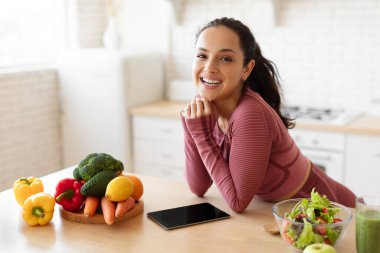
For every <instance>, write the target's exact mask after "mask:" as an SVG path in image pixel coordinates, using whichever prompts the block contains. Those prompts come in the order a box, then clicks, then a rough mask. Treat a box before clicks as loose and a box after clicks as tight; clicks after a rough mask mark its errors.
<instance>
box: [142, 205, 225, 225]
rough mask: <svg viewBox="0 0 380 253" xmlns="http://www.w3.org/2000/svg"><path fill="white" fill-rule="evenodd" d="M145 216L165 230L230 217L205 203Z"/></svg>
mask: <svg viewBox="0 0 380 253" xmlns="http://www.w3.org/2000/svg"><path fill="white" fill-rule="evenodd" d="M147 215H148V217H149V218H150V219H152V220H153V221H155V222H157V223H158V224H159V225H161V226H162V227H163V228H165V229H174V228H181V227H186V226H190V225H195V224H200V223H205V222H210V221H216V220H221V219H226V218H229V217H230V215H229V214H228V213H225V212H223V211H222V210H220V209H218V208H216V207H215V206H213V205H211V204H210V203H207V202H206V203H200V204H195V205H190V206H181V207H176V208H171V209H166V210H161V211H156V212H150V213H148V214H147Z"/></svg>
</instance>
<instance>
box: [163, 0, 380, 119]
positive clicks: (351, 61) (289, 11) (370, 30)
mask: <svg viewBox="0 0 380 253" xmlns="http://www.w3.org/2000/svg"><path fill="white" fill-rule="evenodd" d="M276 2H278V3H279V5H278V13H277V15H276V18H277V22H274V18H273V17H274V15H273V13H274V12H273V5H272V1H271V0H245V1H233V0H219V1H214V0H184V1H183V11H182V13H181V19H182V22H180V23H179V24H175V25H173V27H172V29H171V40H170V54H169V60H168V62H169V63H168V79H183V78H186V79H190V78H191V62H192V57H193V47H194V39H195V33H196V32H197V30H198V29H199V27H200V26H201V25H203V24H205V23H206V22H208V21H210V20H212V19H214V18H216V17H222V16H228V17H234V18H237V19H240V20H242V21H243V22H244V23H246V24H247V25H248V26H249V27H250V28H251V30H252V31H253V33H254V35H255V37H256V39H257V41H258V42H259V44H260V46H261V48H262V51H263V53H264V55H265V56H266V57H267V58H269V59H271V60H273V61H274V62H275V63H276V64H277V66H278V69H279V71H280V75H281V77H282V78H283V87H284V90H285V95H286V99H287V103H288V104H301V105H306V104H307V105H318V106H333V107H344V108H349V109H362V110H366V111H368V112H370V113H372V114H375V113H376V112H375V111H374V110H375V108H377V109H378V111H380V106H379V104H380V71H378V69H379V67H378V66H380V1H377V0H363V1H359V0H330V1H324V0H306V1H305V0H280V1H276ZM373 101H377V103H378V104H375V103H373V104H372V105H371V102H373Z"/></svg>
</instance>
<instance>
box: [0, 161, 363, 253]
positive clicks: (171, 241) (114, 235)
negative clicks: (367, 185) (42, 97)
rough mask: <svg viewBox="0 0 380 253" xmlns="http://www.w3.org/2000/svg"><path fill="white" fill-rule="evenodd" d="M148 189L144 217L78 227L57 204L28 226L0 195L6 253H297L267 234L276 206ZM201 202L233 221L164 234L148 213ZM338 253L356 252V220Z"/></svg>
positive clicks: (159, 184) (171, 184) (51, 182)
mask: <svg viewBox="0 0 380 253" xmlns="http://www.w3.org/2000/svg"><path fill="white" fill-rule="evenodd" d="M72 170H73V168H72V167H71V168H67V169H64V170H61V171H58V172H56V173H53V174H50V175H47V176H45V177H43V178H42V180H43V183H44V185H45V192H48V193H51V194H54V187H55V185H56V183H57V182H58V181H59V180H60V179H62V178H64V177H71V175H72ZM139 177H140V178H141V179H142V181H143V183H144V187H145V193H144V195H143V200H144V202H145V210H144V213H143V214H141V215H139V216H137V217H135V218H132V219H130V220H126V221H123V222H120V223H116V224H113V225H112V226H108V225H105V224H79V223H74V222H70V221H67V220H64V219H63V218H62V217H61V216H60V214H59V206H58V205H56V206H55V213H54V217H53V220H52V222H51V223H50V224H49V225H47V226H38V227H29V226H28V225H27V224H26V223H25V222H24V220H23V219H22V216H21V207H20V206H19V205H18V204H17V203H16V200H15V199H14V196H13V191H12V190H6V191H4V192H1V193H0V231H1V233H0V247H1V252H65V253H66V252H139V253H140V252H141V253H145V252H165V253H168V252H173V253H182V252H197V253H200V252H207V253H209V252H218V253H220V252H233V253H235V252H265V253H272V252H273V253H274V252H275V253H278V252H294V250H293V249H292V248H291V247H290V246H288V245H287V244H286V243H285V242H284V241H283V240H282V239H281V237H280V236H279V235H270V234H267V233H266V232H263V231H262V228H261V226H262V225H263V224H266V223H269V222H273V221H274V219H273V216H272V213H271V207H272V203H266V202H262V201H260V200H258V199H254V201H252V203H251V204H250V206H249V207H248V209H247V210H246V211H245V212H244V213H242V214H237V213H234V212H233V211H232V210H231V209H230V208H229V207H228V206H227V204H226V203H225V202H224V200H223V198H222V196H221V195H220V194H219V192H218V191H217V190H216V189H215V188H212V189H210V191H209V192H208V193H207V194H206V197H205V198H198V197H196V196H194V195H193V194H191V192H190V191H189V190H188V188H187V185H186V183H185V182H184V181H178V180H171V179H163V178H154V177H148V176H143V175H139ZM200 202H210V203H212V204H213V205H215V206H217V207H218V208H220V209H222V210H224V211H226V212H228V213H229V214H231V216H232V217H231V218H229V219H226V220H221V221H215V222H210V223H205V224H200V225H196V226H191V227H186V228H180V229H175V230H170V231H167V230H164V229H163V228H161V227H160V226H159V225H157V224H156V223H154V222H153V221H151V220H150V219H148V218H147V216H146V213H147V212H151V211H156V210H160V209H167V208H172V207H178V206H183V205H188V204H195V203H200ZM336 249H337V250H338V252H344V253H350V252H356V250H355V222H354V221H351V223H350V225H349V227H348V230H347V233H346V235H345V236H344V238H343V239H342V240H341V241H340V242H339V243H338V244H337V245H336Z"/></svg>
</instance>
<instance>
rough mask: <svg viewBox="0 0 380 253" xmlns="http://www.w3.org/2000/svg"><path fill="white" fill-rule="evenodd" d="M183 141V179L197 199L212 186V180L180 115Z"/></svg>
mask: <svg viewBox="0 0 380 253" xmlns="http://www.w3.org/2000/svg"><path fill="white" fill-rule="evenodd" d="M181 120H182V126H183V130H184V140H185V177H186V181H187V183H188V185H189V187H190V190H191V192H193V193H194V194H195V195H197V196H198V197H203V195H204V194H205V193H206V192H207V190H208V189H209V188H210V186H211V185H212V179H211V177H210V175H209V174H208V172H207V170H206V167H205V166H204V164H203V161H202V159H201V157H200V155H199V153H198V149H197V147H196V145H195V142H194V140H193V138H192V137H191V135H190V133H189V131H188V130H187V126H186V122H185V118H184V116H182V115H181Z"/></svg>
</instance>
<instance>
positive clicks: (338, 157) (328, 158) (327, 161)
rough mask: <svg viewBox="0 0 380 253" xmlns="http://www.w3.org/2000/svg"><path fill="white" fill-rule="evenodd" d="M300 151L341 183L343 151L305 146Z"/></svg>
mask: <svg viewBox="0 0 380 253" xmlns="http://www.w3.org/2000/svg"><path fill="white" fill-rule="evenodd" d="M302 153H303V154H304V155H305V156H306V157H307V158H308V159H310V161H311V162H312V163H314V164H315V165H317V166H318V167H319V168H320V169H321V170H323V171H324V172H325V173H326V174H327V175H328V176H330V177H331V178H333V179H335V180H336V181H338V182H340V183H343V163H344V156H343V153H340V152H332V151H323V150H311V149H305V148H304V149H302Z"/></svg>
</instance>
